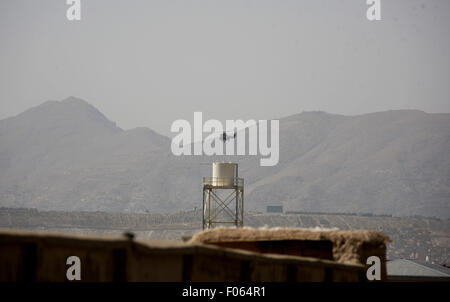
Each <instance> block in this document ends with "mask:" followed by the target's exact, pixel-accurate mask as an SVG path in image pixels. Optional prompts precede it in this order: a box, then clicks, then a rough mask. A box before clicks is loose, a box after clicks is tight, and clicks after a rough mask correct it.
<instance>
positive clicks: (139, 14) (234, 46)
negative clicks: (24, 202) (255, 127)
mask: <svg viewBox="0 0 450 302" xmlns="http://www.w3.org/2000/svg"><path fill="white" fill-rule="evenodd" d="M367 7H368V6H367V5H366V0H341V1H338V0H327V1H318V0H304V1H300V0H296V1H286V0H273V1H263V0H252V1H249V0H221V1H213V0H202V1H197V0H195V1H194V0H180V1H173V0H160V1H150V0H145V1H132V0H127V1H126V0H122V1H112V0H81V18H82V19H81V21H72V22H70V21H68V20H67V19H66V10H67V8H68V5H67V4H66V0H40V1H35V0H29V1H20V0H1V1H0V119H2V118H5V117H8V116H11V115H15V114H18V113H20V112H22V111H23V110H26V109H28V108H30V107H32V106H36V105H38V104H40V103H42V102H44V101H47V100H60V99H63V98H66V97H67V96H70V95H73V96H77V97H80V98H83V99H85V100H87V101H88V102H90V103H91V104H92V105H94V106H95V107H97V108H98V109H99V110H100V111H102V112H103V113H104V114H105V115H106V116H107V117H108V118H109V119H111V120H113V121H115V122H117V124H118V126H120V127H122V128H124V129H129V128H133V127H137V126H147V127H150V128H152V129H154V130H156V131H158V132H160V133H163V134H169V133H170V125H171V123H172V122H173V121H174V120H175V119H179V118H184V119H188V120H192V118H193V112H194V111H203V113H204V118H205V119H208V118H216V119H220V120H225V119H237V118H243V119H250V118H252V119H269V118H278V117H283V116H287V115H290V114H293V113H299V112H301V111H306V110H324V111H327V112H331V113H341V114H350V115H351V114H360V113H367V112H374V111H382V110H389V109H403V108H405V109H420V110H424V111H427V112H450V98H449V97H450V1H448V0H381V17H382V20H381V21H378V22H377V21H374V22H369V21H368V20H367V19H366V10H367Z"/></svg>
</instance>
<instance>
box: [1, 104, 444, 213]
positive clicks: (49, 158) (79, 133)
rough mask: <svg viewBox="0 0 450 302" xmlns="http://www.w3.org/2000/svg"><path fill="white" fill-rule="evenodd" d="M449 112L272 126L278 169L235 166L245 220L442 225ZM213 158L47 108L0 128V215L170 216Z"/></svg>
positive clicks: (253, 161)
mask: <svg viewBox="0 0 450 302" xmlns="http://www.w3.org/2000/svg"><path fill="white" fill-rule="evenodd" d="M449 130H450V114H428V113H424V112H421V111H415V110H396V111H386V112H378V113H372V114H365V115H359V116H342V115H332V114H327V113H324V112H304V113H301V114H296V115H292V116H289V117H286V118H283V119H281V120H280V162H279V163H278V165H276V166H274V167H260V166H259V157H251V158H249V157H236V158H231V157H230V158H228V159H227V160H235V161H237V162H238V163H239V164H240V170H239V174H240V176H241V177H244V178H245V182H246V186H245V190H246V191H245V207H246V210H259V211H263V210H264V209H265V207H266V206H267V205H276V204H282V205H283V206H284V209H285V210H292V211H320V212H356V213H361V212H362V213H374V214H392V215H401V216H403V215H424V216H438V217H443V218H450V155H449V153H450V152H449V150H450V131H449ZM213 160H215V158H207V157H194V156H187V157H175V156H173V155H172V154H171V150H170V139H169V138H167V137H165V136H162V135H159V134H157V133H156V132H154V131H152V130H150V129H148V128H136V129H132V130H127V131H124V130H122V129H120V128H118V127H117V126H116V125H115V123H114V122H112V121H110V120H108V119H107V118H106V117H105V116H104V115H103V114H102V113H101V112H99V111H98V110H97V109H96V108H94V107H93V106H91V105H89V104H88V103H87V102H85V101H83V100H80V99H77V98H73V97H71V98H68V99H66V100H63V101H61V102H57V101H49V102H45V103H43V104H41V105H40V106H37V107H34V108H31V109H29V110H27V111H25V112H23V113H21V114H19V115H17V116H15V117H10V118H7V119H4V120H1V121H0V206H7V207H35V208H38V209H46V210H48V209H52V210H69V211H70V210H88V211H97V210H101V211H125V212H145V211H148V212H174V211H178V210H187V209H189V210H190V209H193V208H194V207H201V197H202V195H201V176H209V173H210V171H209V167H208V166H206V165H200V164H201V163H207V162H212V161H213Z"/></svg>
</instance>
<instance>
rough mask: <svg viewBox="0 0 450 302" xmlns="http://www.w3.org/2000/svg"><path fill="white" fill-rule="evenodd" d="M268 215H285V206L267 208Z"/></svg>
mask: <svg viewBox="0 0 450 302" xmlns="http://www.w3.org/2000/svg"><path fill="white" fill-rule="evenodd" d="M267 213H283V206H267Z"/></svg>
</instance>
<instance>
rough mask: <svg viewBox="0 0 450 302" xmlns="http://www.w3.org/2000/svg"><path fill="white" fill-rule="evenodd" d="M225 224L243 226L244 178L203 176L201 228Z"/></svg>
mask: <svg viewBox="0 0 450 302" xmlns="http://www.w3.org/2000/svg"><path fill="white" fill-rule="evenodd" d="M225 190H226V191H228V194H227V195H226V197H225V198H223V197H220V195H219V194H218V192H219V191H225ZM224 218H225V219H224ZM227 224H234V225H235V226H236V227H243V226H244V179H243V178H218V177H203V229H211V228H214V227H216V226H220V225H227Z"/></svg>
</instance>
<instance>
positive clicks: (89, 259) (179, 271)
mask: <svg viewBox="0 0 450 302" xmlns="http://www.w3.org/2000/svg"><path fill="white" fill-rule="evenodd" d="M69 256H78V257H79V258H80V260H81V281H84V282H103V281H107V282H108V281H116V282H120V281H140V282H147V281H150V282H151V281H160V282H161V281H203V282H208V281H224V282H227V281H274V282H285V281H294V282H300V281H365V280H366V277H365V268H364V266H363V265H349V264H341V263H337V262H335V261H332V260H324V259H317V258H311V257H298V256H289V255H275V254H260V253H254V252H250V251H239V250H233V249H228V248H222V247H217V246H212V245H207V244H185V243H181V242H170V243H168V242H137V241H134V240H131V239H127V238H126V237H119V238H117V237H116V238H106V237H81V236H62V235H58V234H46V233H37V232H28V233H24V232H14V231H0V281H37V282H41V281H45V282H64V281H67V279H66V271H67V269H68V267H69V265H66V259H67V258H68V257H69Z"/></svg>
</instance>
